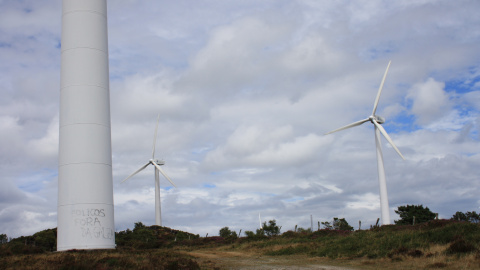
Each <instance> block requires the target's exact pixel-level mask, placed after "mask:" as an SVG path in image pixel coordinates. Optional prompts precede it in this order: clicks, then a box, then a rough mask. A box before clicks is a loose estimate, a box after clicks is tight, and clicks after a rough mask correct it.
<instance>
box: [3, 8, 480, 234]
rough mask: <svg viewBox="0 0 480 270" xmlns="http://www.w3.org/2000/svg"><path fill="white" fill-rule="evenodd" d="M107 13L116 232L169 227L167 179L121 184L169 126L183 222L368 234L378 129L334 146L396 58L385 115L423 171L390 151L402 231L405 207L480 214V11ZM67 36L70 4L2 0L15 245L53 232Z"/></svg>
mask: <svg viewBox="0 0 480 270" xmlns="http://www.w3.org/2000/svg"><path fill="white" fill-rule="evenodd" d="M108 4H109V14H108V16H109V53H110V76H111V78H110V79H111V80H110V82H111V84H110V94H111V118H112V148H113V153H112V155H113V175H114V179H115V182H114V192H115V215H116V216H115V220H116V227H117V229H125V228H127V227H130V228H131V227H132V226H133V224H134V222H138V221H142V222H144V223H146V224H153V222H154V198H153V187H154V185H153V169H152V168H149V169H147V170H146V171H145V172H142V173H140V174H137V175H136V176H135V179H131V180H130V181H128V182H125V183H123V184H119V181H120V180H121V179H124V178H125V177H126V176H128V175H129V174H130V173H132V172H133V171H134V170H136V169H138V167H140V166H141V165H142V164H144V163H145V162H146V161H147V160H148V159H149V158H150V155H151V152H152V144H153V140H152V139H153V133H154V129H155V124H156V123H155V121H156V117H157V115H158V114H160V124H159V130H158V140H157V149H156V153H157V157H158V158H163V159H165V161H166V165H165V167H164V168H165V171H166V172H167V173H168V174H169V176H170V177H171V178H172V179H173V181H174V182H175V183H176V184H177V186H178V188H177V189H173V188H172V189H170V186H169V184H168V183H167V182H166V181H163V180H164V179H162V206H163V208H162V210H163V211H162V212H163V220H164V222H165V224H167V226H171V227H174V228H178V229H184V230H188V231H191V232H194V233H200V234H201V235H205V234H206V233H209V235H213V234H216V233H218V229H220V228H221V227H224V226H230V227H231V228H234V229H236V230H239V229H243V231H245V230H252V229H255V228H256V227H257V226H258V213H259V212H261V214H262V219H263V220H268V219H273V218H275V219H277V221H278V224H279V225H281V226H283V227H282V228H284V229H285V230H287V229H293V227H294V226H295V225H299V226H302V227H309V225H310V215H313V217H314V219H315V220H321V221H325V220H331V218H333V217H340V216H342V217H345V218H346V219H347V221H348V222H350V224H351V225H354V224H356V223H357V222H358V220H362V228H365V227H367V228H368V224H374V223H375V222H376V219H377V217H378V216H379V210H378V180H377V172H376V160H375V159H376V157H375V151H374V149H375V145H374V140H373V128H372V127H371V125H370V126H368V125H367V124H365V125H364V126H361V127H357V128H355V129H350V130H345V131H342V132H341V133H336V134H332V135H328V136H323V135H322V134H324V133H325V132H328V131H330V130H332V129H335V128H338V127H340V126H342V125H345V124H348V123H351V122H353V121H357V120H360V119H362V118H364V117H367V116H368V115H369V114H370V113H371V109H372V104H373V101H374V98H375V94H376V91H377V89H378V85H379V83H380V80H381V77H382V74H383V72H384V70H385V66H386V64H387V63H388V61H389V60H390V59H391V60H392V66H391V69H390V71H389V74H388V77H387V80H386V83H385V87H384V91H383V93H382V98H381V101H380V104H379V108H378V112H379V114H380V115H382V116H385V118H386V120H387V123H386V128H387V130H388V132H389V134H390V135H391V137H392V139H393V140H394V141H395V143H396V144H397V146H398V147H399V148H400V151H402V153H403V154H404V155H405V157H406V159H407V160H406V161H402V160H401V159H400V158H399V157H398V156H397V154H396V153H395V151H394V150H393V149H391V147H389V146H388V144H386V143H384V145H385V147H384V156H385V166H386V174H387V183H388V189H389V192H390V193H389V198H390V206H391V211H392V219H395V216H394V214H393V210H394V209H395V207H396V206H399V205H402V204H406V203H408V204H424V205H427V206H428V207H430V209H432V211H435V212H439V213H440V216H443V217H446V218H448V217H449V215H452V214H453V213H454V212H455V211H473V210H475V209H477V207H478V198H477V197H478V196H476V195H475V194H478V176H477V175H478V173H477V171H478V168H477V167H478V162H479V160H478V159H479V148H478V139H479V136H478V126H479V123H480V120H479V119H480V115H479V107H478V104H480V103H479V102H478V96H479V95H478V74H479V73H478V70H480V69H479V67H478V63H479V62H480V54H479V52H478V44H479V41H480V32H479V31H478V29H480V27H479V26H480V19H479V17H478V16H477V15H476V13H475V12H476V11H477V10H479V9H480V3H477V2H475V1H470V2H468V3H467V2H466V3H464V4H462V5H459V4H458V3H456V2H450V1H415V2H405V1H402V2H388V1H380V0H379V1H373V2H371V1H360V2H353V3H350V2H348V1H340V2H333V1H307V0H305V1H276V0H266V1H261V2H259V1H254V0H247V1H236V2H235V1H210V2H205V3H201V4H200V3H198V2H196V1H187V2H183V3H180V2H178V1H177V2H165V3H162V4H159V3H157V2H152V1H150V2H147V1H137V0H132V1H131V0H128V1H125V0H118V1H110V2H109V3H108ZM60 29H61V1H53V0H49V1H42V3H41V4H40V2H39V1H34V0H28V1H0V33H2V34H1V35H0V58H1V59H2V61H1V62H0V74H1V75H0V94H1V96H2V99H1V100H0V127H1V128H0V149H1V151H0V161H2V162H1V164H0V170H1V171H2V176H0V183H1V184H2V187H4V188H3V189H2V190H1V191H0V193H1V194H0V195H1V196H0V224H2V225H3V227H2V229H3V230H4V231H3V232H0V233H7V234H8V235H9V236H13V237H15V236H19V235H26V234H28V233H34V232H36V231H39V230H41V229H46V228H48V227H54V226H55V219H56V216H55V214H54V213H55V212H56V197H57V194H56V192H57V190H56V185H57V182H56V181H57V179H56V178H57V176H56V171H57V164H56V158H57V157H56V152H57V150H56V148H57V145H58V144H57V143H56V140H57V136H58V127H57V125H58V120H57V119H58V100H59V81H60V80H59V76H60V72H59V70H60V67H59V65H60V50H59V48H58V45H59V42H60ZM452 81H453V82H462V84H461V87H462V89H461V91H460V90H459V91H455V89H453V90H452V89H450V88H449V85H451V84H452V83H451V82H452ZM404 114H410V115H404ZM410 116H413V118H414V119H415V120H414V121H415V122H412V120H411V118H410ZM390 130H391V131H390ZM32 217H33V218H32Z"/></svg>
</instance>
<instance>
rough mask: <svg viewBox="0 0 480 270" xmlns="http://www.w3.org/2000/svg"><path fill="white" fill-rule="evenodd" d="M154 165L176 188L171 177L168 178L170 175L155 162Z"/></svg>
mask: <svg viewBox="0 0 480 270" xmlns="http://www.w3.org/2000/svg"><path fill="white" fill-rule="evenodd" d="M153 165H154V166H155V167H156V168H157V169H158V171H159V172H160V173H161V174H162V175H163V176H165V178H167V180H168V181H169V182H170V183H171V184H172V185H173V186H174V187H177V186H176V185H175V184H174V183H173V181H172V180H171V179H170V177H168V175H167V174H166V173H165V172H164V171H163V170H162V168H161V167H160V166H159V165H158V164H157V163H155V162H153Z"/></svg>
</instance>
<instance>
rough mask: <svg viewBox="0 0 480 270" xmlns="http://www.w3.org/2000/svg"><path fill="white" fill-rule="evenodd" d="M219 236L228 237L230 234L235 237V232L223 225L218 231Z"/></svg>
mask: <svg viewBox="0 0 480 270" xmlns="http://www.w3.org/2000/svg"><path fill="white" fill-rule="evenodd" d="M219 234H220V237H223V238H228V237H230V236H233V237H234V238H237V233H236V232H234V231H231V230H230V229H229V228H228V227H223V228H221V229H220V231H219Z"/></svg>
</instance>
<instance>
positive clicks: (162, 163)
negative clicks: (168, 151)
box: [150, 159, 165, 166]
mask: <svg viewBox="0 0 480 270" xmlns="http://www.w3.org/2000/svg"><path fill="white" fill-rule="evenodd" d="M150 162H152V163H155V164H157V165H160V166H161V165H165V161H163V160H158V159H150Z"/></svg>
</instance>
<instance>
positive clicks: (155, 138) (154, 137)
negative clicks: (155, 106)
mask: <svg viewBox="0 0 480 270" xmlns="http://www.w3.org/2000/svg"><path fill="white" fill-rule="evenodd" d="M159 121H160V114H158V117H157V126H156V127H155V135H154V136H153V150H152V159H154V158H155V144H156V142H157V130H158V122H159Z"/></svg>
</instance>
